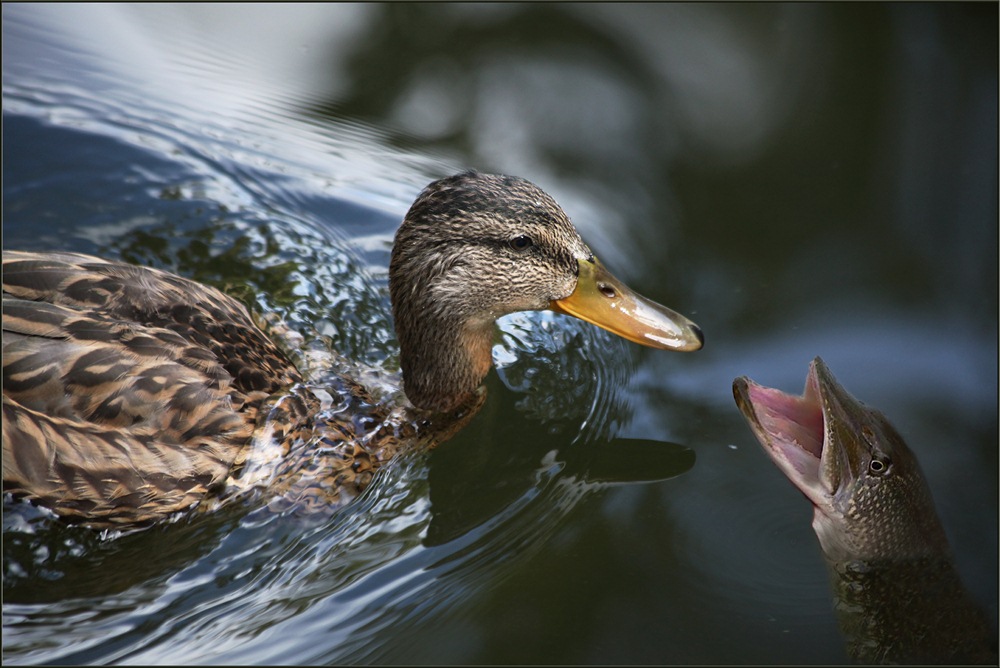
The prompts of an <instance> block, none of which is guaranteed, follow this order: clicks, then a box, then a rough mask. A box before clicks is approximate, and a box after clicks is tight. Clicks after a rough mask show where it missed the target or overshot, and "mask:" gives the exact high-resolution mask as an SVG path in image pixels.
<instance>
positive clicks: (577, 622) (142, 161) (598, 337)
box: [3, 4, 998, 664]
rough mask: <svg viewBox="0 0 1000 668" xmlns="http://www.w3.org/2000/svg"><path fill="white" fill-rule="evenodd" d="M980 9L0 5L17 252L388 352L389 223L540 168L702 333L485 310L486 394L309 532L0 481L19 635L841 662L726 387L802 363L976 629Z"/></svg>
mask: <svg viewBox="0 0 1000 668" xmlns="http://www.w3.org/2000/svg"><path fill="white" fill-rule="evenodd" d="M996 22H997V9H996V6H995V5H989V4H984V5H974V6H968V5H951V4H949V5H922V4H921V5H875V6H866V5H859V6H855V5H832V6H827V5H798V4H796V5H770V4H768V5H750V6H743V5H717V4H710V5H675V4H670V5H632V6H617V5H615V6H612V5H592V4H587V5H555V6H553V5H535V6H532V5H505V4H501V5H474V6H473V5H409V4H391V5H342V4H335V5H329V6H328V5H304V6H295V7H284V6H280V7H279V6H267V5H249V6H241V7H233V6H231V5H224V6H200V5H155V6H145V5H141V6H140V5H134V6H133V5H110V6H77V5H58V6H44V5H42V6H39V5H10V4H7V5H4V7H3V37H4V40H3V86H4V101H3V109H4V126H3V133H4V134H3V152H4V163H3V164H4V180H3V181H4V184H3V188H4V203H3V206H4V210H3V216H4V217H3V235H4V237H3V245H4V247H5V248H23V249H28V250H52V249H69V250H76V251H82V252H90V253H96V254H100V255H104V256H108V257H119V258H124V259H127V260H130V261H134V262H141V263H146V264H151V265H153V266H158V267H164V268H169V269H171V270H174V271H178V272H180V273H182V274H184V275H186V276H191V277H193V278H197V279H198V280H202V281H205V282H209V283H212V284H215V285H219V286H221V287H224V288H225V289H227V290H229V291H230V292H231V293H232V294H234V295H236V296H238V297H239V298H241V299H243V300H244V301H246V302H248V303H250V304H251V305H253V306H254V307H255V308H256V309H258V310H259V311H261V312H263V313H270V314H275V315H277V316H280V317H282V318H284V319H285V320H286V321H288V322H289V323H290V324H291V325H292V326H293V327H295V328H296V329H297V330H298V331H300V332H302V333H303V335H304V336H305V338H306V340H307V341H308V344H309V345H311V346H314V347H315V349H317V350H320V351H326V350H336V351H338V352H340V353H342V354H343V355H345V356H347V357H349V358H351V359H353V360H357V361H358V362H360V363H363V364H368V365H372V366H374V367H375V368H380V369H384V370H385V371H386V373H387V374H388V375H389V376H391V374H392V373H393V371H394V370H395V368H396V364H397V361H396V346H395V341H394V335H393V334H392V329H391V323H390V316H389V314H390V309H389V304H388V296H387V290H386V271H387V266H388V254H389V248H390V243H391V239H392V234H393V232H394V230H395V228H396V226H397V225H398V222H399V220H400V219H401V217H402V215H403V213H404V212H405V210H406V208H407V207H408V205H409V203H410V201H412V199H413V197H414V196H415V195H416V193H417V192H418V191H419V189H420V188H421V187H422V186H423V185H425V184H426V183H427V182H429V181H430V180H432V179H433V178H436V177H439V176H442V175H445V174H448V173H451V172H455V171H458V170H459V169H462V168H465V167H470V166H473V167H477V168H480V169H484V170H496V171H503V172H507V173H513V174H518V175H521V176H524V177H526V178H529V179H531V180H532V181H534V182H536V183H538V184H539V185H540V186H542V187H543V188H544V189H545V190H547V191H548V192H550V193H551V194H552V195H553V196H554V197H555V198H556V199H557V201H559V202H560V203H561V204H562V205H563V206H564V208H566V209H567V211H568V212H569V214H570V215H571V216H572V217H573V219H574V221H575V222H576V224H577V226H578V227H579V228H580V230H581V232H582V234H583V236H584V237H585V238H586V239H587V240H588V242H589V243H590V244H591V246H592V247H593V248H594V250H595V251H596V252H597V253H598V255H599V256H600V257H601V258H602V260H603V261H604V263H605V264H606V265H608V266H609V267H610V268H611V269H612V270H613V271H614V272H615V273H616V274H619V275H621V276H622V278H624V279H625V280H626V281H627V282H628V283H629V284H631V285H632V286H633V287H634V288H636V289H637V290H639V291H640V292H642V293H643V294H646V295H648V296H649V297H651V298H653V299H655V300H657V301H660V302H663V303H665V304H667V305H669V306H671V307H674V308H676V309H677V310H679V311H680V312H682V313H684V314H685V315H688V316H690V317H692V319H694V320H695V321H696V322H698V324H699V325H701V326H702V328H703V329H704V331H705V333H706V338H707V345H706V348H705V349H704V350H703V351H700V352H698V353H695V354H692V355H680V354H670V353H663V352H657V351H649V350H645V349H640V348H638V347H637V346H633V345H631V344H627V343H624V342H622V341H620V340H618V339H615V338H613V337H611V336H609V335H607V334H605V333H603V332H601V331H598V330H595V329H594V328H591V327H589V326H587V325H584V324H582V323H577V322H576V321H572V320H570V319H567V318H563V317H560V316H554V315H551V314H528V315H515V316H510V317H508V318H505V319H504V320H503V321H502V322H501V327H500V334H499V335H498V339H497V347H496V348H495V350H494V357H495V361H496V363H497V366H498V372H497V373H495V374H492V375H491V377H490V378H489V380H488V388H489V400H488V402H487V404H486V407H485V408H484V409H483V411H482V412H481V413H480V414H479V415H478V416H477V417H476V418H475V419H474V420H473V421H472V423H471V424H470V425H469V426H468V427H467V428H466V429H465V430H463V431H462V432H461V433H460V434H459V435H458V436H457V437H456V438H455V439H453V440H452V441H449V442H448V443H446V444H444V445H442V446H441V447H440V448H439V449H437V450H435V451H434V452H433V453H431V454H430V455H415V456H410V457H406V458H404V459H402V460H400V461H398V462H396V463H395V464H394V465H393V466H391V467H389V468H388V469H387V470H386V474H385V475H383V476H382V477H381V478H379V479H378V480H377V482H376V483H375V484H374V485H373V486H372V487H371V488H370V490H369V492H368V493H366V494H365V495H363V496H362V497H361V498H360V499H358V500H357V501H356V502H355V503H353V504H351V505H349V506H347V507H346V508H344V509H342V510H341V511H339V512H337V513H335V514H334V515H333V516H332V517H329V518H326V519H324V520H323V521H306V520H302V519H301V518H295V517H290V516H283V515H275V514H271V513H268V512H266V511H261V510H253V509H246V508H232V509H225V510H223V511H221V512H218V513H214V514H211V515H208V516H199V517H194V518H187V519H184V520H181V521H178V522H174V523H171V524H167V525H163V526H158V527H155V528H153V529H150V530H148V531H143V532H139V533H136V534H131V535H127V536H122V537H117V538H113V537H102V536H100V535H96V534H93V533H91V532H88V531H85V530H81V529H72V528H66V527H62V526H60V525H59V524H57V523H53V522H52V521H51V520H50V519H49V518H48V517H47V516H45V515H44V513H41V512H33V511H31V510H30V509H27V508H25V507H24V506H23V505H15V506H11V505H5V510H4V607H3V624H4V648H3V658H4V661H5V662H14V663H109V662H125V663H182V662H229V663H236V662H250V663H262V664H263V663H278V662H281V663H343V662H391V663H414V662H416V663H487V662H488V663H504V662H513V663H640V662H658V663H756V662H759V663H813V664H816V663H838V662H843V661H845V660H846V656H845V655H844V651H843V648H842V639H841V637H840V633H839V630H838V629H837V626H836V621H835V618H834V615H833V611H832V609H831V605H830V591H829V587H828V583H827V579H826V578H827V576H826V572H825V569H824V565H823V562H822V557H821V555H820V551H819V547H818V545H817V543H816V539H815V536H814V535H813V533H812V530H811V528H810V527H809V522H810V510H809V508H808V504H807V503H806V502H805V501H804V500H803V499H802V498H801V496H800V495H799V494H798V493H797V492H795V491H794V489H793V488H792V486H791V485H790V484H789V483H788V482H787V481H786V480H785V479H784V478H783V476H782V475H781V473H780V472H778V471H777V470H776V469H775V468H774V467H773V465H772V464H771V463H770V462H769V461H767V458H766V457H765V456H764V455H763V453H761V452H760V451H759V446H757V444H756V442H755V440H754V439H753V437H752V435H751V434H750V432H749V430H748V429H747V428H746V426H745V424H744V423H743V420H742V418H741V416H740V415H739V413H738V411H737V410H736V408H735V406H734V404H733V401H732V395H731V390H730V385H731V382H732V379H733V378H734V377H736V376H738V375H744V374H746V375H749V376H750V377H752V378H754V379H755V380H757V381H758V382H761V383H764V384H767V385H771V386H776V387H781V388H782V389H785V390H795V389H799V388H801V387H802V384H803V382H804V379H805V374H806V370H807V365H808V362H809V360H811V359H812V357H814V356H816V355H822V356H823V358H824V359H825V360H826V361H827V363H828V364H829V365H830V367H831V369H832V370H833V372H834V373H835V374H836V375H837V377H838V379H839V380H841V382H842V383H843V384H844V385H845V386H846V387H847V388H848V389H849V390H850V391H851V392H852V393H854V394H855V395H856V396H857V397H859V398H860V399H861V400H863V401H865V402H866V403H869V404H871V405H874V406H877V407H879V408H880V409H882V410H883V411H884V412H885V413H886V414H887V415H889V417H890V418H891V419H892V421H893V422H894V424H895V425H896V426H897V427H898V428H899V429H900V431H901V432H902V433H903V435H904V436H905V437H906V438H907V439H908V442H909V444H910V446H911V448H912V449H913V450H914V451H915V452H916V453H917V455H918V457H919V458H920V459H921V462H922V464H923V468H924V470H925V471H926V473H927V476H928V478H929V480H930V483H931V487H932V489H933V492H934V497H935V500H936V503H937V506H938V509H939V511H940V514H941V516H942V519H943V521H944V523H945V526H946V529H947V531H948V534H949V537H950V539H951V541H952V545H953V547H954V548H955V552H956V558H957V561H958V565H959V568H960V570H961V572H962V575H963V577H964V578H965V581H966V583H967V584H968V585H969V587H970V589H971V590H972V591H973V593H974V594H975V596H976V597H977V599H978V600H980V601H981V602H982V604H983V605H984V606H985V607H986V608H987V609H988V611H989V613H990V615H991V618H992V619H993V620H994V622H995V621H996V618H997V573H996V563H997V559H998V555H997V503H998V498H997V450H998V448H997V275H998V267H997V252H996V249H997V243H998V241H997V217H998V207H997V127H996V118H997V115H998V110H997V61H998V58H997V55H998V54H997V35H996V30H995V27H996Z"/></svg>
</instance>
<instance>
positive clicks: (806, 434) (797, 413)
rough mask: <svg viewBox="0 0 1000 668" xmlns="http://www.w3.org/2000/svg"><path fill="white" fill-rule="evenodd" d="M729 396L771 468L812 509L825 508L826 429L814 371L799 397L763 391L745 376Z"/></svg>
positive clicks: (828, 495) (828, 498)
mask: <svg viewBox="0 0 1000 668" xmlns="http://www.w3.org/2000/svg"><path fill="white" fill-rule="evenodd" d="M733 395H734V397H735V398H736V404H737V406H739V408H740V411H741V412H742V413H743V415H744V417H745V418H746V420H747V422H748V423H749V425H750V428H751V430H752V431H753V432H754V435H755V436H756V437H757V440H758V441H760V444H761V445H762V446H763V447H764V451H765V452H766V453H767V454H768V456H769V457H770V458H771V460H772V461H773V462H774V463H775V465H776V466H777V467H778V468H779V469H780V470H781V471H782V472H783V473H784V474H785V476H786V477H787V478H788V479H789V480H790V481H791V482H792V484H793V485H795V487H797V488H798V490H799V491H800V492H802V494H803V495H804V496H805V497H806V498H807V499H809V501H810V503H812V504H813V506H815V507H816V508H817V509H829V508H830V506H831V496H832V493H833V492H834V490H832V489H830V488H829V487H828V484H827V483H826V482H825V481H824V479H823V476H822V475H821V465H822V458H823V453H824V451H825V450H826V448H825V445H826V444H825V438H826V430H825V429H824V419H823V408H822V399H821V396H820V391H819V383H818V380H817V377H816V374H815V371H814V368H813V367H811V368H810V372H809V376H808V377H807V378H806V386H805V390H804V392H803V393H802V395H801V396H796V395H792V394H788V393H785V392H782V391H781V390H777V389H774V388H770V387H764V386H763V385H759V384H757V383H755V382H754V381H752V380H750V379H749V378H747V377H745V376H744V377H741V378H737V379H736V380H735V381H734V382H733Z"/></svg>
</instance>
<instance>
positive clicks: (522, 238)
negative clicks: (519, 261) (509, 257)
mask: <svg viewBox="0 0 1000 668" xmlns="http://www.w3.org/2000/svg"><path fill="white" fill-rule="evenodd" d="M534 243H535V242H534V241H532V240H531V237H529V236H528V235H527V234H519V235H518V236H516V237H514V238H513V239H511V240H510V247H511V248H513V249H514V250H516V251H523V250H526V249H528V248H531V246H533V245H534Z"/></svg>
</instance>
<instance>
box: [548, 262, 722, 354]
mask: <svg viewBox="0 0 1000 668" xmlns="http://www.w3.org/2000/svg"><path fill="white" fill-rule="evenodd" d="M579 262H580V273H579V278H578V280H577V284H576V289H575V290H573V293H572V294H571V295H570V296H568V297H565V298H563V299H556V300H554V301H552V302H551V303H550V304H549V308H551V309H552V310H553V311H556V312H557V313H565V314H566V315H571V316H573V317H575V318H579V319H580V320H586V321H587V322H589V323H592V324H594V325H597V326H598V327H602V328H604V329H606V330H608V331H609V332H612V333H613V334H617V335H618V336H620V337H622V338H625V339H628V340H629V341H634V342H635V343H639V344H642V345H644V346H649V347H650V348H659V349H661V350H684V351H688V350H698V349H700V348H701V347H702V346H703V345H704V344H705V337H704V335H703V334H702V333H701V329H700V328H699V327H698V325H696V324H694V323H693V322H691V321H690V320H688V319H687V318H685V317H684V316H682V315H681V314H680V313H676V312H674V311H672V310H670V309H668V308H667V307H666V306H661V305H660V304H657V303H656V302H654V301H650V300H649V299H646V298H645V297H643V296H642V295H640V294H637V293H635V292H633V291H632V290H631V289H630V288H629V287H628V286H627V285H625V284H624V283H622V282H621V281H619V280H618V279H617V278H615V277H614V276H613V275H612V274H611V272H609V271H608V270H607V269H605V268H604V265H602V264H601V263H600V262H598V261H597V258H591V259H590V260H580V261H579Z"/></svg>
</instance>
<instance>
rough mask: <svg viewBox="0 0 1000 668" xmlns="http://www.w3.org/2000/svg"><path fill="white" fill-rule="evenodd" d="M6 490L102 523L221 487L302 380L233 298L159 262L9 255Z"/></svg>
mask: <svg viewBox="0 0 1000 668" xmlns="http://www.w3.org/2000/svg"><path fill="white" fill-rule="evenodd" d="M3 284H4V294H3V394H4V399H3V402H4V403H3V466H4V489H5V491H10V492H13V493H15V494H16V495H19V496H26V497H28V498H31V499H34V500H37V501H39V502H41V503H43V504H44V505H46V506H49V507H51V508H53V509H54V510H56V512H58V513H59V514H61V515H64V516H67V517H68V518H79V519H82V520H85V521H87V523H88V524H91V525H94V526H100V525H109V526H110V525H116V524H139V523H144V522H147V521H151V520H155V519H157V518H159V517H162V516H164V515H167V514H170V513H172V512H176V511H178V510H183V509H185V508H188V507H190V506H192V505H194V504H196V503H197V502H198V501H199V500H200V499H201V498H202V497H203V496H204V495H205V494H206V493H207V492H208V491H210V490H213V489H218V488H220V487H221V486H222V485H223V484H224V483H225V481H226V479H227V477H228V476H229V474H230V470H231V468H232V466H233V463H234V462H235V461H236V460H237V459H238V458H239V456H240V452H241V450H242V449H243V448H244V447H245V445H246V444H247V443H248V441H249V439H250V437H251V435H252V433H253V429H254V426H255V423H256V417H257V410H256V409H257V406H258V405H259V404H260V403H261V401H262V400H263V399H264V398H265V397H266V396H268V395H269V394H270V393H272V392H275V391H277V390H279V389H280V388H282V387H284V386H288V385H290V384H292V383H294V382H297V381H299V380H300V379H299V375H298V373H297V372H296V371H295V369H294V367H293V366H292V365H291V363H289V362H288V361H287V359H286V357H285V356H284V355H283V354H282V353H281V351H280V350H279V349H278V348H277V347H276V346H275V345H274V344H273V343H272V342H271V341H270V340H268V339H267V338H266V336H265V335H264V334H263V333H262V332H261V331H260V330H259V329H258V328H257V327H256V326H255V325H254V324H253V322H252V320H251V319H250V316H249V314H248V313H247V311H246V310H245V309H244V308H243V306H242V305H240V304H239V303H238V302H236V301H235V300H233V299H231V298H229V297H227V296H225V295H224V294H222V293H221V292H219V291H217V290H215V289H213V288H209V287H206V286H202V285H199V284H197V283H194V282H192V281H188V280H185V279H183V278H179V277H177V276H173V275H170V274H167V273H165V272H161V271H157V270H154V269H148V268H142V267H133V266H129V265H122V264H116V263H110V262H106V261H103V260H99V259H97V258H91V257H88V256H84V255H76V254H71V253H62V254H46V255H38V254H33V253H20V252H9V251H5V252H4V254H3Z"/></svg>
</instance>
